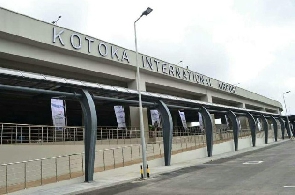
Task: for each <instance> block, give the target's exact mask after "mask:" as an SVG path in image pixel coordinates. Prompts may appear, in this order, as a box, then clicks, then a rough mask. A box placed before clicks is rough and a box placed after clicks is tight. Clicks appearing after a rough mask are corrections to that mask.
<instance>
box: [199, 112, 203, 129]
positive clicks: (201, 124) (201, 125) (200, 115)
mask: <svg viewBox="0 0 295 195" xmlns="http://www.w3.org/2000/svg"><path fill="white" fill-rule="evenodd" d="M199 124H200V129H201V130H204V124H203V117H202V114H201V113H200V112H199Z"/></svg>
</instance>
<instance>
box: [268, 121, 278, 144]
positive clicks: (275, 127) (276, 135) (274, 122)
mask: <svg viewBox="0 0 295 195" xmlns="http://www.w3.org/2000/svg"><path fill="white" fill-rule="evenodd" d="M270 120H271V121H272V123H273V131H274V136H275V142H277V141H278V123H277V121H276V119H275V118H274V117H273V116H270Z"/></svg>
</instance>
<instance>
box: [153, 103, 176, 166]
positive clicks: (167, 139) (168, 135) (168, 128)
mask: <svg viewBox="0 0 295 195" xmlns="http://www.w3.org/2000/svg"><path fill="white" fill-rule="evenodd" d="M157 109H158V111H159V112H160V113H161V117H162V127H163V142H164V160H165V166H170V163H171V151H172V137H173V122H172V117H171V114H170V111H169V109H168V107H167V106H166V104H165V103H164V102H163V101H161V100H160V101H159V103H158V107H157Z"/></svg>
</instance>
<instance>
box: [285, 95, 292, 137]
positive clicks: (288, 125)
mask: <svg viewBox="0 0 295 195" xmlns="http://www.w3.org/2000/svg"><path fill="white" fill-rule="evenodd" d="M290 92H291V91H287V92H285V93H283V100H284V104H285V110H286V112H285V114H286V118H287V123H288V127H289V129H290V123H289V118H288V115H287V113H288V111H287V105H286V101H285V96H284V95H285V94H287V93H290ZM293 136H294V135H293Z"/></svg>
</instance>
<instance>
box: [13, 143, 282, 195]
mask: <svg viewBox="0 0 295 195" xmlns="http://www.w3.org/2000/svg"><path fill="white" fill-rule="evenodd" d="M286 141H287V140H286ZM286 141H283V140H280V141H279V142H271V143H270V144H268V145H265V144H262V145H259V146H256V147H248V148H244V149H241V150H239V151H229V152H226V153H222V154H216V155H214V156H213V157H210V158H208V157H201V156H200V157H197V156H195V157H194V158H193V159H192V158H190V159H189V160H188V159H186V158H187V156H186V157H185V156H183V154H182V153H181V154H177V155H176V156H178V158H184V159H182V160H181V159H179V160H180V161H179V162H177V163H173V164H172V165H171V166H168V167H165V166H163V165H161V164H162V159H155V160H153V161H157V162H154V163H152V162H153V161H150V162H149V164H150V165H151V164H153V165H151V176H152V177H151V179H150V181H152V180H154V179H155V178H157V177H158V175H159V174H162V173H170V172H173V171H176V170H179V169H182V168H184V167H191V166H196V165H202V164H204V163H206V162H210V161H211V160H213V161H215V160H217V159H220V158H226V157H230V156H234V155H237V154H242V153H245V152H249V151H254V150H259V149H261V148H265V147H269V146H272V145H280V144H283V143H284V142H286ZM221 145H222V144H220V145H218V147H220V146H221ZM225 146H226V147H227V145H225ZM184 153H187V155H189V156H191V155H192V153H194V154H195V155H197V153H198V152H197V150H195V151H193V152H192V151H188V152H184ZM139 165H140V164H135V165H131V166H127V167H121V168H117V169H112V170H108V171H104V172H98V173H95V176H94V177H95V181H94V182H92V183H84V182H83V177H79V178H75V179H71V180H65V181H60V182H57V183H52V184H47V185H43V186H39V187H34V188H29V189H26V190H21V191H18V192H15V193H12V194H15V195H19V194H21V195H24V194H28V195H29V194H30V195H32V194H36V195H37V194H54V195H55V194H78V192H79V193H82V192H89V191H93V190H95V189H102V188H106V187H109V186H114V188H117V187H116V186H115V185H119V184H121V183H126V182H130V181H134V182H137V183H139V182H138V181H137V179H138V178H139V175H140V174H139ZM209 166H212V165H209ZM150 181H147V182H150ZM130 189H131V188H130ZM119 192H120V191H118V193H119ZM144 192H146V191H144ZM109 193H110V194H111V192H109ZM109 193H107V194H109ZM128 193H129V192H128ZM94 194H95V193H94ZM155 194H156V193H155Z"/></svg>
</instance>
